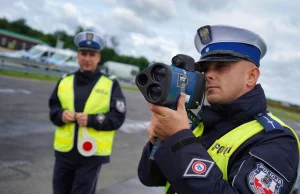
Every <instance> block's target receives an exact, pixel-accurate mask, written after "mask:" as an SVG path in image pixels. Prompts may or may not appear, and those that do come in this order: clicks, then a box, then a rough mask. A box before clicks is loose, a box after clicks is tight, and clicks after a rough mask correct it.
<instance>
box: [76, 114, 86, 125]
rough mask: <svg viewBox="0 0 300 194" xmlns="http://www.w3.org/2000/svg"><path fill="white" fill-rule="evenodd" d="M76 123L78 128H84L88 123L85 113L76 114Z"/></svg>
mask: <svg viewBox="0 0 300 194" xmlns="http://www.w3.org/2000/svg"><path fill="white" fill-rule="evenodd" d="M76 121H77V123H78V125H79V126H80V127H86V126H87V122H88V115H87V114H85V113H79V112H77V113H76Z"/></svg>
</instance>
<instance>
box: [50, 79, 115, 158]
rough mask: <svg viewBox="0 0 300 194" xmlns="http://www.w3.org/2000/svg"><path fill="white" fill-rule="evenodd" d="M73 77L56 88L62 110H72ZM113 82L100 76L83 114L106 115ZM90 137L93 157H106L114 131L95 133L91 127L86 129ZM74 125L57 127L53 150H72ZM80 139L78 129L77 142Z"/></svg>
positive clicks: (109, 150) (111, 143)
mask: <svg viewBox="0 0 300 194" xmlns="http://www.w3.org/2000/svg"><path fill="white" fill-rule="evenodd" d="M73 83H74V75H70V76H67V77H65V78H63V79H62V80H61V81H60V83H59V86H58V90H57V96H58V98H59V100H60V103H61V106H62V109H67V110H70V111H71V112H73V113H74V112H75V110H74V86H73ZM112 85H113V81H112V80H111V79H109V78H107V77H105V76H101V78H100V79H99V80H98V82H97V83H96V85H95V86H94V88H93V89H92V91H91V93H90V95H89V97H88V99H87V101H86V104H85V107H84V111H83V112H84V113H86V114H98V113H103V114H104V113H107V112H109V108H110V99H111V90H112ZM86 129H87V131H88V134H89V136H90V137H92V138H93V139H95V141H96V142H97V151H96V153H95V154H94V155H99V156H108V155H110V154H111V152H112V146H113V139H114V134H115V131H114V130H112V131H97V130H95V129H93V128H91V127H87V128H86ZM74 130H75V124H74V123H68V124H65V125H63V126H59V127H57V129H56V131H55V137H54V149H55V150H57V151H60V152H68V151H70V150H71V149H72V148H73V143H74ZM81 139H82V128H81V127H80V128H79V132H78V142H80V140H81Z"/></svg>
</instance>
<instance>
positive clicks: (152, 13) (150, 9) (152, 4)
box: [101, 0, 177, 22]
mask: <svg viewBox="0 0 300 194" xmlns="http://www.w3.org/2000/svg"><path fill="white" fill-rule="evenodd" d="M101 1H102V2H103V3H105V4H108V5H112V4H118V5H119V6H120V5H122V6H124V7H126V8H128V9H130V10H132V11H133V12H134V13H135V14H136V15H138V16H139V17H141V18H144V19H148V20H151V21H155V22H164V21H168V20H171V19H172V18H173V17H175V16H176V13H177V7H176V4H175V1H174V0H164V1H162V0H130V1H128V0H115V1H114V3H112V2H109V1H107V0H101Z"/></svg>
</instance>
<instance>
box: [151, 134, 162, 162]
mask: <svg viewBox="0 0 300 194" xmlns="http://www.w3.org/2000/svg"><path fill="white" fill-rule="evenodd" d="M161 144H162V140H161V139H159V138H156V139H155V142H154V145H153V147H152V151H151V153H150V158H149V159H150V160H155V159H154V154H155V152H156V150H157V149H158V148H159V146H160V145H161Z"/></svg>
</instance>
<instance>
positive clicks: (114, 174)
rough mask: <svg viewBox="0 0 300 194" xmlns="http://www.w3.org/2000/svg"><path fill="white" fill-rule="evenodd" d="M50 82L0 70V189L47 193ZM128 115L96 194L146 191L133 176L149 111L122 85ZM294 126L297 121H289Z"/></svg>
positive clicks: (14, 192) (51, 156) (50, 159)
mask: <svg viewBox="0 0 300 194" xmlns="http://www.w3.org/2000/svg"><path fill="white" fill-rule="evenodd" d="M55 84H56V83H55V82H46V81H40V80H26V79H20V78H11V77H6V76H2V75H0V110H1V111H0V193H1V194H20V193H22V194H51V193H52V170H53V164H54V151H53V145H52V144H53V135H54V131H55V127H54V125H52V123H51V122H50V121H49V115H48V114H49V113H48V112H49V109H48V104H47V103H48V98H49V96H50V94H51V92H52V90H53V88H54V86H55ZM124 94H125V96H126V99H127V105H128V106H127V107H128V109H127V110H128V114H127V118H126V122H125V123H124V124H123V126H122V127H121V128H120V129H119V131H118V132H117V133H116V137H115V143H114V148H113V154H112V156H111V163H109V164H106V165H104V166H103V168H102V169H101V173H100V176H99V180H98V184H97V189H96V190H97V193H98V194H100V193H101V194H135V193H137V194H140V193H143V194H150V193H151V194H152V193H162V191H163V188H148V187H145V186H143V185H142V184H141V183H140V182H139V180H138V179H137V172H136V170H137V165H138V162H139V158H140V155H141V152H142V148H143V146H144V144H145V143H146V142H147V140H148V138H147V132H146V130H147V126H148V124H149V121H150V120H149V119H150V112H149V110H148V109H147V105H146V103H145V100H144V98H143V96H142V95H141V94H140V93H139V92H137V91H127V90H124ZM289 124H291V125H292V126H293V127H295V128H297V129H299V128H300V125H299V124H297V123H289Z"/></svg>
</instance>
